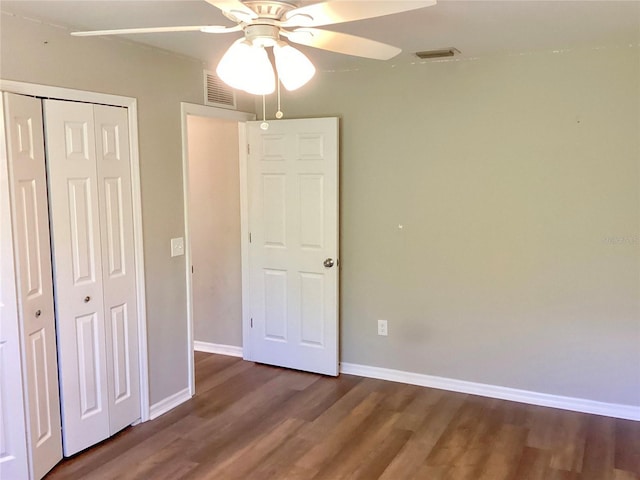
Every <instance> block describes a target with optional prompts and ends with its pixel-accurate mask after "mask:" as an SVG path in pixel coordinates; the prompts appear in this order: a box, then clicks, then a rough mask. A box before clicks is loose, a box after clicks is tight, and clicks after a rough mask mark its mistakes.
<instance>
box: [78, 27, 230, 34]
mask: <svg viewBox="0 0 640 480" xmlns="http://www.w3.org/2000/svg"><path fill="white" fill-rule="evenodd" d="M241 29H242V27H240V26H237V25H236V26H234V27H223V26H222V25H199V26H184V27H148V28H120V29H117V30H91V31H88V32H71V35H73V36H75V37H96V36H99V35H129V34H133V33H166V32H205V33H227V32H237V31H238V30H241Z"/></svg>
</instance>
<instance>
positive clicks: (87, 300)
mask: <svg viewBox="0 0 640 480" xmlns="http://www.w3.org/2000/svg"><path fill="white" fill-rule="evenodd" d="M90 301H91V297H90V296H89V295H87V296H86V297H84V303H89V302H90Z"/></svg>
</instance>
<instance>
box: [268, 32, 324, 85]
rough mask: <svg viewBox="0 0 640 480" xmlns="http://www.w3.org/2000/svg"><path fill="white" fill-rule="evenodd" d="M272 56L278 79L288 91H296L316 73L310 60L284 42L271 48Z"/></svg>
mask: <svg viewBox="0 0 640 480" xmlns="http://www.w3.org/2000/svg"><path fill="white" fill-rule="evenodd" d="M273 55H274V57H275V59H276V69H277V70H278V78H280V81H281V82H282V85H284V88H286V89H287V90H289V91H293V90H297V89H298V88H300V87H302V86H303V85H305V84H306V83H307V82H308V81H309V80H311V78H313V76H314V75H315V73H316V67H314V65H313V63H311V60H309V58H307V56H306V55H305V54H304V53H302V52H301V51H300V50H298V49H297V48H293V47H292V46H291V45H289V44H287V43H286V42H283V41H279V42H278V43H277V44H276V45H274V47H273Z"/></svg>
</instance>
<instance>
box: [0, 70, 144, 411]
mask: <svg viewBox="0 0 640 480" xmlns="http://www.w3.org/2000/svg"><path fill="white" fill-rule="evenodd" d="M0 91H3V92H11V93H17V94H20V95H29V96H33V97H41V98H53V99H58V100H68V101H76V102H85V103H93V104H103V105H112V106H116V107H125V108H126V109H127V117H128V123H129V155H130V160H131V196H132V204H133V237H134V256H135V270H136V299H137V303H138V308H137V310H138V333H139V338H138V341H139V355H138V357H139V358H138V360H139V369H140V421H141V422H146V421H147V420H149V359H148V353H147V313H146V290H145V279H144V274H145V269H144V243H143V237H142V198H141V189H140V156H139V152H138V101H137V100H136V99H135V98H132V97H123V96H120V95H111V94H106V93H97V92H89V91H84V90H75V89H70V88H62V87H52V86H49V85H40V84H36V83H26V82H19V81H13V80H3V79H0ZM21 328H22V326H21Z"/></svg>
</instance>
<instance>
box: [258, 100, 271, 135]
mask: <svg viewBox="0 0 640 480" xmlns="http://www.w3.org/2000/svg"><path fill="white" fill-rule="evenodd" d="M266 98H267V97H266V96H264V95H262V123H261V124H260V128H261V129H262V130H267V129H268V128H269V122H267V100H266Z"/></svg>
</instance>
